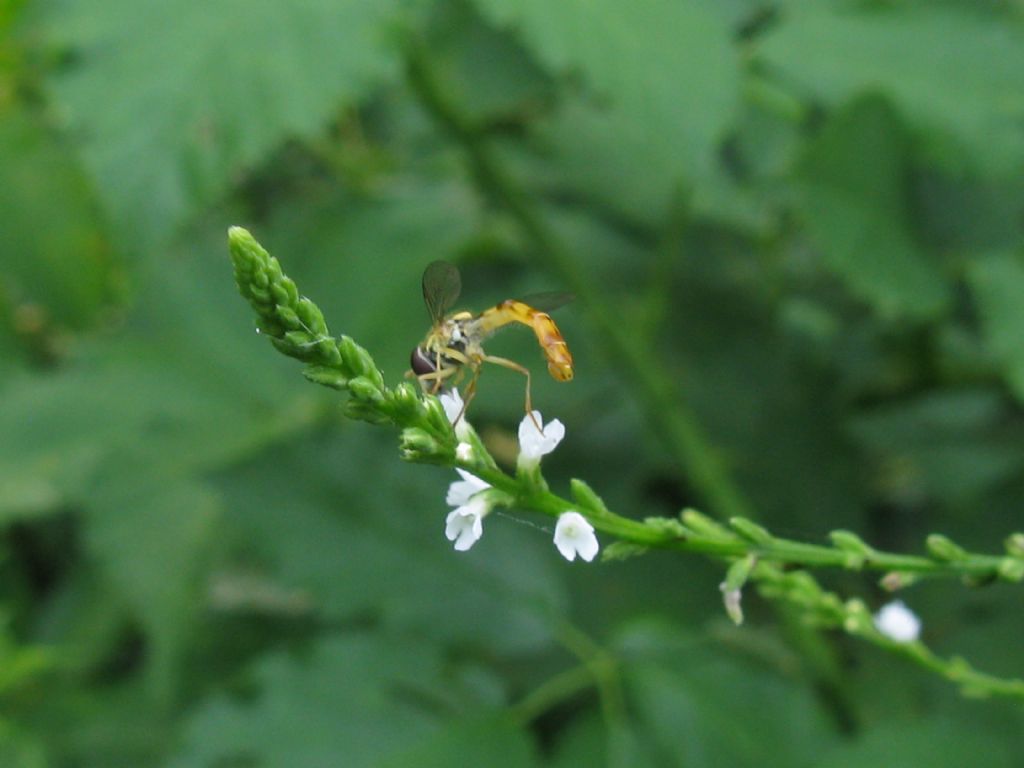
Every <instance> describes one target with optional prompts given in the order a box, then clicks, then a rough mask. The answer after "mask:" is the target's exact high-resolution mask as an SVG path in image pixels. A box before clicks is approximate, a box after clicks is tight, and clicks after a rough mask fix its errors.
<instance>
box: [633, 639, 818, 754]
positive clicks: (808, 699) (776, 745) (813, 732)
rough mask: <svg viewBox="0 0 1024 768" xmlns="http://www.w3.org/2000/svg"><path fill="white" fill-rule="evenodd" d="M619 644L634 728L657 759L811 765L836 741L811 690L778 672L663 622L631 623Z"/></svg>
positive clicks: (649, 751)
mask: <svg viewBox="0 0 1024 768" xmlns="http://www.w3.org/2000/svg"><path fill="white" fill-rule="evenodd" d="M621 645H622V647H623V650H624V652H625V654H626V661H625V664H624V668H625V675H626V678H627V680H628V686H629V690H630V693H631V698H632V700H633V704H634V711H635V712H636V718H637V723H636V728H637V730H638V731H639V732H640V733H641V734H643V736H642V737H641V743H643V744H644V745H645V747H646V750H647V751H648V753H649V754H650V755H651V756H652V757H653V758H656V764H658V765H706V766H715V765H730V766H737V767H740V766H758V768H765V767H770V766H779V768H783V767H788V766H794V765H813V764H814V763H815V760H816V759H817V757H818V756H819V755H820V754H821V751H822V750H823V749H825V748H827V747H829V746H830V745H831V744H833V743H834V742H835V741H836V735H835V734H834V733H833V732H832V730H831V728H830V727H829V725H828V722H827V720H826V719H825V716H824V713H823V712H822V710H821V709H820V707H818V706H817V705H816V703H815V699H814V697H813V696H812V694H811V691H809V690H807V689H806V688H802V687H800V686H797V685H795V684H794V683H792V682H790V681H788V680H786V679H785V678H783V677H782V676H781V675H779V674H777V673H775V672H772V671H770V670H765V669H761V668H756V667H754V666H752V665H747V664H743V663H742V662H740V661H738V660H737V659H736V658H734V657H730V656H727V655H724V654H720V653H717V652H715V651H714V650H713V649H710V648H708V647H707V646H705V645H703V644H702V643H701V642H700V641H698V640H696V639H695V638H691V637H687V636H686V635H685V634H683V633H681V632H679V631H678V630H670V629H668V628H667V627H651V626H648V627H643V628H636V627H634V628H633V629H632V630H631V631H630V632H629V633H627V634H626V635H625V636H624V637H623V639H622V643H621ZM767 745H770V747H769V746H767ZM652 762H655V761H652Z"/></svg>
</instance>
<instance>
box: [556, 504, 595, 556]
mask: <svg viewBox="0 0 1024 768" xmlns="http://www.w3.org/2000/svg"><path fill="white" fill-rule="evenodd" d="M555 546H556V547H558V551H559V552H561V553H562V557H564V558H565V559H566V560H568V561H569V562H570V563H571V562H572V561H573V560H575V559H576V555H579V556H580V557H581V558H582V559H584V560H586V561H587V562H588V563H589V562H590V561H591V560H593V559H594V557H596V556H597V550H598V548H599V546H598V543H597V536H595V535H594V526H592V525H591V524H590V523H588V522H587V519H586V518H585V517H584V516H583V515H581V514H580V513H579V512H563V513H562V514H561V515H559V517H558V523H557V524H556V525H555Z"/></svg>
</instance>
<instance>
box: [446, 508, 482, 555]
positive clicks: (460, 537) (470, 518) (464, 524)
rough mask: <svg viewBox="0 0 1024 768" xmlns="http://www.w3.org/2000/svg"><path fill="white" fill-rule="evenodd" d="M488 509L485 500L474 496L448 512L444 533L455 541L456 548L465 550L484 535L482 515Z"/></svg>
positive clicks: (461, 550)
mask: <svg viewBox="0 0 1024 768" xmlns="http://www.w3.org/2000/svg"><path fill="white" fill-rule="evenodd" d="M489 511H490V509H489V507H488V504H487V500H486V499H485V498H483V497H482V496H476V497H475V498H472V499H470V500H469V501H468V502H467V503H466V504H463V505H462V506H460V507H456V508H455V509H453V510H452V511H451V512H449V513H448V518H447V519H446V520H445V526H444V535H445V536H447V537H448V541H454V542H455V549H456V550H458V551H459V552H465V551H466V550H467V549H469V548H470V547H472V546H473V545H474V544H476V543H477V541H479V539H480V537H481V536H483V535H484V515H486V514H487V513H488V512H489Z"/></svg>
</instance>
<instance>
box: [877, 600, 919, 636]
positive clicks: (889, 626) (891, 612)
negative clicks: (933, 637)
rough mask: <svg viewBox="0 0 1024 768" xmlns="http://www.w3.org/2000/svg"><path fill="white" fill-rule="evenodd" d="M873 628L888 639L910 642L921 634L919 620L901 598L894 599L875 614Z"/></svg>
mask: <svg viewBox="0 0 1024 768" xmlns="http://www.w3.org/2000/svg"><path fill="white" fill-rule="evenodd" d="M875 628H876V629H877V630H878V631H879V632H881V633H882V634H883V635H885V636H886V637H888V638H889V639H890V640H895V641H896V642H898V643H912V642H914V641H915V640H917V638H918V637H919V636H920V634H921V620H920V619H919V618H917V616H916V615H915V614H914V612H913V611H912V610H910V609H909V608H907V606H906V605H905V604H904V603H903V601H902V600H894V601H893V602H891V603H887V604H886V605H884V606H882V609H881V610H880V611H879V612H878V613H876V614H875Z"/></svg>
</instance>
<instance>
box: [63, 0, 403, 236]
mask: <svg viewBox="0 0 1024 768" xmlns="http://www.w3.org/2000/svg"><path fill="white" fill-rule="evenodd" d="M401 6H402V3H400V2H399V0H385V1H384V2H374V3H364V2H360V0H345V1H344V2H336V1H335V0H301V2H293V3H287V4H285V5H278V4H258V5H253V4H252V3H247V2H243V0H223V1H222V2H216V3H195V2H191V1H190V0H170V1H169V2H162V3H137V2H132V0H111V1H110V2H105V3H101V4H99V5H96V4H94V3H89V2H82V1H81V0H77V1H76V0H71V1H70V2H66V3H62V4H59V5H57V6H55V7H54V10H53V11H52V13H51V16H50V25H51V36H52V37H54V38H56V39H58V40H59V41H61V42H63V43H64V44H65V45H67V46H68V47H70V48H71V49H72V50H74V52H75V53H76V57H75V59H74V63H73V64H72V65H71V66H69V67H68V68H67V69H66V70H65V71H64V72H63V73H62V75H61V76H60V77H59V78H58V79H57V80H56V81H55V83H54V96H55V98H56V101H57V103H58V104H59V105H60V107H62V108H63V109H64V110H65V111H66V113H67V115H68V118H69V120H70V123H71V125H72V127H73V129H74V130H75V131H76V132H77V133H78V134H79V135H80V136H81V137H82V150H83V155H84V159H85V162H86V164H87V166H88V167H89V169H90V171H91V172H92V174H93V175H94V177H95V179H96V183H97V185H98V187H99V189H100V191H101V193H102V194H103V196H104V198H105V200H106V202H107V205H108V206H109V208H110V209H111V210H112V211H113V213H114V215H115V220H116V221H117V223H118V224H119V226H120V227H121V228H122V234H123V235H124V236H125V237H126V238H127V237H128V236H129V235H130V242H131V243H132V244H133V245H136V246H145V245H146V244H151V243H153V242H154V241H159V240H160V239H161V238H162V237H164V236H166V235H168V234H169V233H170V232H172V231H173V230H174V228H175V227H177V226H178V225H179V224H180V223H181V222H182V220H183V219H184V218H186V217H188V216H189V215H190V214H192V213H193V212H195V211H196V210H197V208H198V207H199V206H201V205H203V204H205V203H209V202H210V201H212V200H214V199H215V198H216V197H218V196H219V195H220V194H221V193H223V191H224V190H225V189H226V188H227V186H228V185H229V184H230V183H231V181H232V179H234V178H237V175H238V174H239V172H242V171H245V170H247V169H249V168H251V167H252V166H254V165H256V164H258V163H260V162H262V161H263V160H264V159H265V157H266V155H267V154H268V153H269V152H270V151H272V150H273V149H274V148H275V147H277V146H279V145H280V144H281V143H282V142H284V141H285V140H287V139H291V138H309V137H311V136H315V135H316V134H317V133H318V132H319V131H320V130H321V129H322V128H323V126H324V125H325V124H326V122H327V121H328V120H329V119H330V118H331V117H332V116H333V115H335V114H336V113H337V112H338V111H339V110H340V109H342V108H344V107H346V106H348V105H351V104H352V103H354V102H356V101H358V100H359V99H361V98H363V97H364V96H365V95H366V94H367V93H368V92H369V91H370V90H371V89H373V88H374V87H376V86H378V85H380V84H381V83H384V82H388V81H390V80H392V79H393V78H394V77H395V75H396V72H397V60H396V58H395V57H393V56H391V55H389V51H388V47H387V45H388V40H387V35H386V34H385V32H386V26H387V24H388V23H390V22H392V21H394V19H395V18H396V15H397V13H398V12H399V9H400V7H401Z"/></svg>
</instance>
